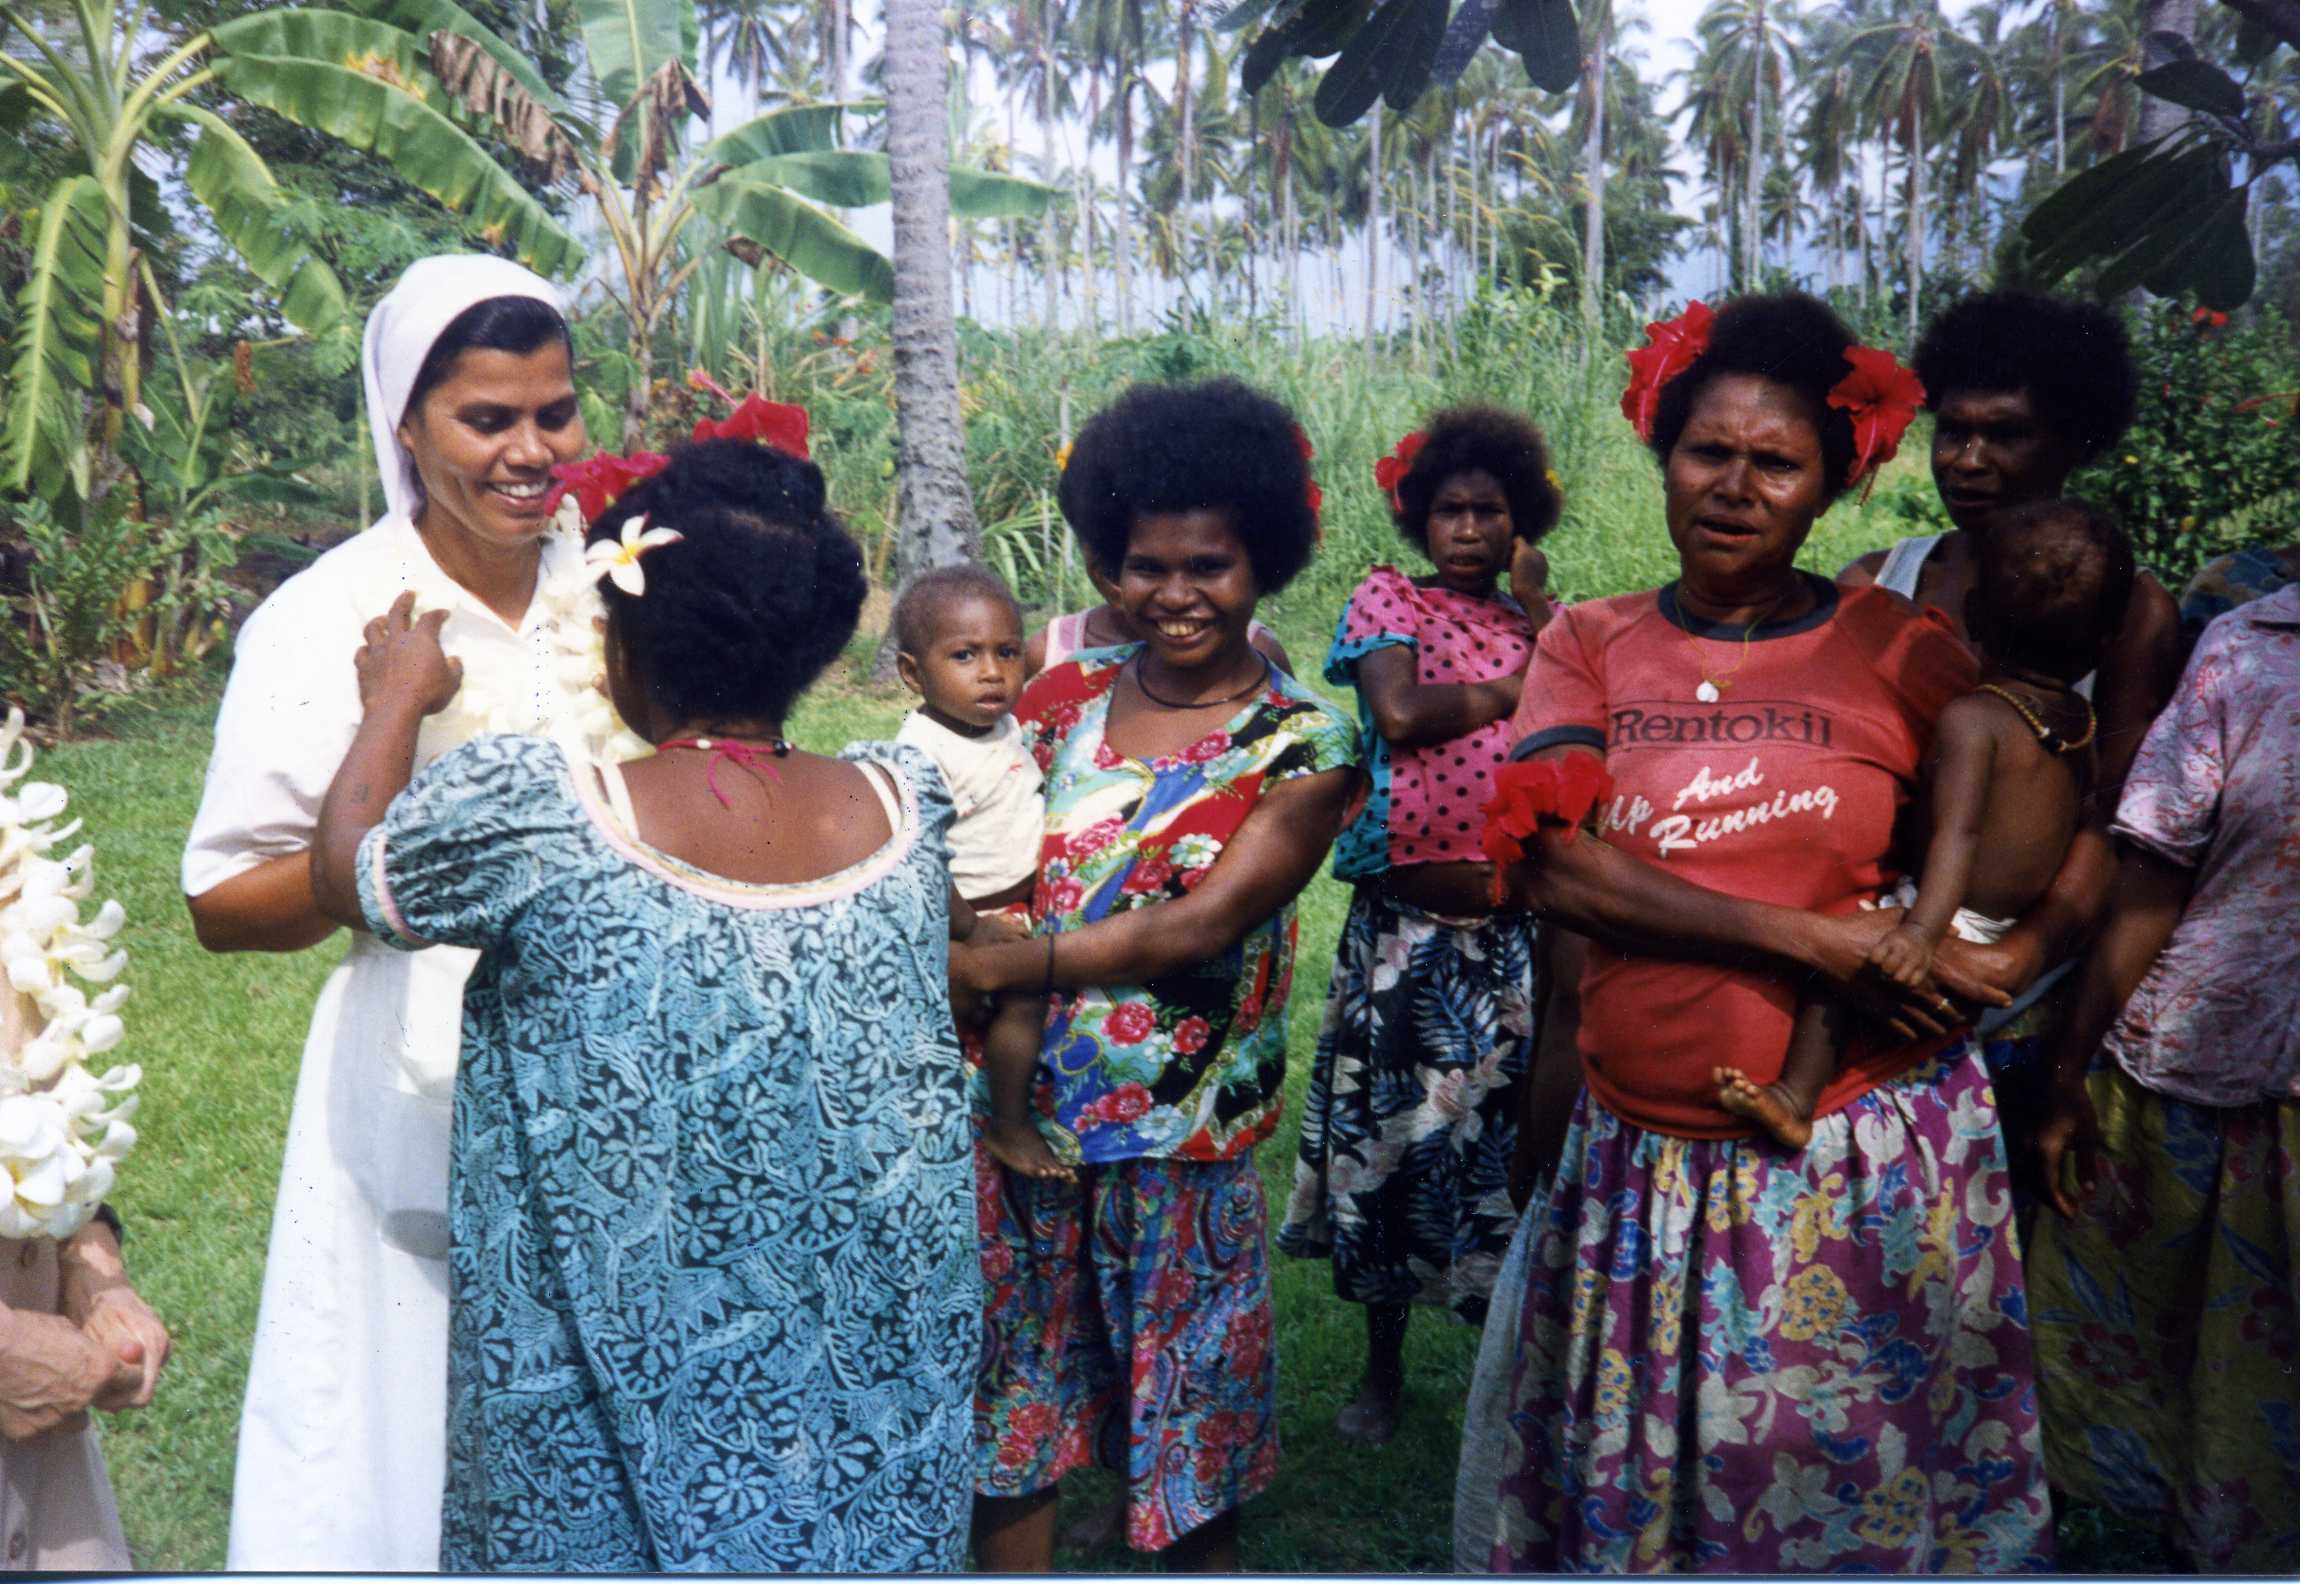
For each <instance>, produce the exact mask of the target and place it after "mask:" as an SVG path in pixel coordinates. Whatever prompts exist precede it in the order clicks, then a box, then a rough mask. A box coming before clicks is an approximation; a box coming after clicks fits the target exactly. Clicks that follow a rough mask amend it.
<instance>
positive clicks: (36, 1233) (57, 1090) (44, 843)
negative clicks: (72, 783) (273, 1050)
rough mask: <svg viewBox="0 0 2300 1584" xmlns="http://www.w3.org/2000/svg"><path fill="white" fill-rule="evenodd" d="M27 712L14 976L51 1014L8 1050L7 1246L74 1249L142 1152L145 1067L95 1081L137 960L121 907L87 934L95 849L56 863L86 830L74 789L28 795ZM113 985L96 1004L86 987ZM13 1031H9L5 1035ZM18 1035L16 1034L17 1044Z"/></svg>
mask: <svg viewBox="0 0 2300 1584" xmlns="http://www.w3.org/2000/svg"><path fill="white" fill-rule="evenodd" d="M32 756H33V751H32V745H31V743H29V742H27V741H26V740H25V738H24V712H23V711H22V710H20V709H14V708H11V709H10V710H9V711H8V718H7V722H6V724H5V725H4V726H0V964H4V965H5V971H6V973H7V978H8V984H7V986H6V988H5V991H0V993H6V994H11V995H14V996H16V997H18V998H20V999H19V1000H18V1006H19V1007H21V1006H22V1005H23V1003H24V1002H26V1001H28V1002H29V1003H30V1004H31V1006H32V1008H33V1009H34V1010H35V1011H37V1013H38V1014H39V1021H38V1026H37V1029H36V1031H35V1030H30V1029H27V1030H25V1031H23V1032H24V1033H25V1035H26V1036H27V1037H24V1038H22V1039H21V1040H20V1041H18V1042H16V1043H14V1048H12V1049H0V1173H4V1174H5V1178H6V1185H7V1188H8V1194H7V1197H6V1198H5V1200H0V1238H18V1239H21V1238H36V1237H47V1238H65V1237H70V1236H71V1235H72V1234H73V1233H75V1232H77V1231H79V1230H80V1228H81V1227H83V1226H85V1225H86V1224H87V1223H88V1220H89V1218H90V1217H92V1216H93V1215H95V1213H96V1207H97V1206H98V1205H99V1204H101V1203H102V1202H103V1199H104V1196H105V1195H106V1194H107V1193H109V1192H110V1191H111V1188H112V1184H113V1182H114V1180H115V1177H116V1174H117V1171H118V1166H119V1163H120V1161H121V1160H123V1159H125V1158H126V1156H127V1154H128V1152H129V1151H130V1150H132V1149H134V1148H135V1147H136V1130H135V1128H134V1127H133V1126H132V1125H131V1124H130V1123H129V1120H128V1119H129V1118H130V1117H132V1116H134V1115H135V1114H136V1101H137V1096H136V1093H135V1090H136V1085H137V1083H138V1082H139V1081H140V1080H141V1079H142V1077H143V1070H142V1069H141V1068H139V1067H137V1066H135V1065H134V1064H132V1063H131V1064H129V1065H126V1066H117V1067H109V1068H107V1069H106V1070H105V1071H104V1072H102V1073H101V1074H98V1073H93V1072H91V1071H90V1070H89V1065H88V1064H89V1062H90V1061H91V1060H92V1059H94V1058H95V1057H98V1056H102V1055H104V1054H105V1053H107V1052H109V1051H111V1050H113V1049H115V1048H116V1047H117V1046H118V1045H119V1044H120V1041H121V1040H122V1039H123V1038H124V1037H125V1036H126V1033H127V1030H126V1027H125V1026H124V1025H123V1024H122V1023H121V1021H120V1015H119V1013H120V1005H121V1003H122V1002H124V1001H126V1000H127V999H128V987H127V986H126V985H124V984H115V983H112V981H114V980H116V979H118V978H119V976H120V970H121V969H122V968H124V967H126V966H127V961H128V954H127V953H126V952H125V951H123V950H121V949H120V948H119V947H117V946H116V945H114V944H113V938H114V937H115V936H117V935H118V934H119V932H120V926H121V925H122V924H124V923H126V922H127V915H126V914H125V913H124V912H123V911H122V909H121V907H120V904H119V903H118V902H116V901H108V902H106V903H105V904H104V905H103V906H102V907H101V908H99V909H97V910H96V916H95V917H94V918H92V919H88V920H86V921H85V922H83V921H82V920H81V918H80V903H82V902H83V901H85V900H87V898H88V896H89V895H90V894H91V893H92V892H93V890H94V888H95V869H94V863H93V859H94V849H93V848H91V847H90V846H89V845H88V844H87V843H85V842H83V843H81V844H80V845H79V846H78V847H77V848H75V849H73V850H72V851H71V852H70V853H68V854H67V855H66V856H64V857H63V858H53V857H50V856H49V854H50V852H51V850H52V849H53V848H55V847H57V846H58V845H60V844H61V843H63V842H64V841H65V840H67V839H68V838H69V837H71V836H72V835H73V834H74V833H75V832H77V831H78V830H79V829H80V822H79V821H78V820H73V821H72V822H71V823H70V824H68V825H61V826H60V825H58V824H57V823H56V822H57V821H58V820H59V819H61V818H62V817H63V813H64V807H65V803H66V795H65V792H64V789H63V788H62V787H60V786H56V785H54V784H53V783H51V782H45V781H29V782H25V783H24V785H23V786H22V787H21V788H20V789H16V790H14V791H13V793H11V791H10V789H11V788H16V783H17V782H19V781H23V778H24V776H25V775H26V774H28V773H29V772H30V770H31V768H32ZM75 980H81V981H85V982H86V983H88V984H92V985H93V984H108V985H110V988H109V989H106V990H104V991H103V992H101V993H100V994H98V995H97V996H96V997H94V999H90V998H89V996H88V993H87V992H86V991H85V990H83V989H82V988H81V986H80V985H79V984H77V983H75V982H74V981H75ZM6 1027H7V1020H6V1019H0V1029H6ZM8 1032H10V1033H11V1035H13V1034H14V1033H15V1032H16V1031H14V1030H9V1031H8Z"/></svg>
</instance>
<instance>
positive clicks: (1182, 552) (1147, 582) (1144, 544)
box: [1118, 508, 1260, 671]
mask: <svg viewBox="0 0 2300 1584" xmlns="http://www.w3.org/2000/svg"><path fill="white" fill-rule="evenodd" d="M1259 594H1260V590H1258V589H1257V588H1256V587H1255V586H1254V566H1253V562H1252V561H1251V560H1249V559H1248V558H1247V555H1246V546H1245V544H1244V543H1243V542H1242V541H1241V540H1240V539H1239V538H1238V533H1237V530H1236V529H1235V528H1233V527H1232V526H1231V525H1230V514H1229V513H1228V512H1227V511H1223V510H1219V509H1215V508H1200V509H1198V510H1195V511H1184V512H1142V513H1139V514H1137V515H1136V516H1135V518H1134V527H1133V530H1132V532H1130V533H1129V534H1128V535H1127V538H1126V559H1125V561H1124V562H1123V563H1122V564H1121V565H1120V566H1119V568H1118V608H1119V609H1120V610H1122V611H1124V612H1125V613H1126V616H1127V619H1128V620H1130V621H1132V622H1133V623H1134V625H1135V627H1136V628H1137V629H1138V630H1139V631H1140V632H1141V634H1142V638H1143V641H1144V642H1145V643H1147V644H1148V645H1149V646H1150V649H1151V651H1152V652H1153V653H1154V654H1156V655H1157V656H1158V658H1159V660H1160V661H1161V662H1162V663H1163V664H1164V665H1165V666H1167V667H1168V668H1170V669H1172V670H1176V671H1196V670H1206V669H1210V668H1213V667H1217V666H1226V665H1229V664H1232V663H1234V662H1235V661H1237V660H1238V659H1239V658H1240V656H1241V654H1242V653H1243V651H1244V650H1245V649H1246V648H1247V647H1248V645H1247V633H1248V631H1249V630H1250V629H1251V628H1252V626H1253V624H1254V601H1255V599H1256V598H1257V597H1258V595H1259Z"/></svg>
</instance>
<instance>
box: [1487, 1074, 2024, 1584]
mask: <svg viewBox="0 0 2300 1584" xmlns="http://www.w3.org/2000/svg"><path fill="white" fill-rule="evenodd" d="M1528 1213H1529V1215H1533V1216H1536V1217H1539V1218H1540V1225H1539V1227H1538V1229H1537V1230H1538V1236H1539V1242H1538V1244H1537V1245H1536V1247H1535V1249H1534V1252H1533V1256H1532V1261H1531V1267H1532V1269H1531V1275H1530V1277H1529V1285H1528V1287H1527V1291H1526V1294H1525V1304H1524V1310H1523V1314H1522V1317H1521V1321H1520V1331H1519V1344H1518V1350H1517V1352H1518V1363H1517V1371H1516V1378H1515V1381H1514V1384H1513V1386H1512V1388H1511V1391H1510V1411H1509V1419H1508V1431H1507V1437H1508V1440H1507V1445H1506V1449H1505V1457H1504V1460H1503V1462H1504V1467H1505V1469H1507V1470H1508V1472H1506V1473H1505V1474H1504V1475H1503V1477H1502V1480H1501V1487H1500V1502H1499V1508H1498V1513H1497V1518H1496V1531H1497V1532H1496V1534H1495V1537H1494V1549H1493V1561H1494V1566H1495V1567H1496V1568H1497V1569H1501V1570H1509V1571H1527V1572H1550V1571H1569V1572H1585V1571H1586V1572H1596V1571H1606V1572H1613V1571H1630V1570H1648V1569H1665V1568H1691V1567H1699V1568H1708V1569H1723V1570H1729V1571H1733V1572H1749V1573H1768V1572H1808V1571H1822V1570H1828V1571H1848V1570H1850V1571H1891V1572H1940V1571H1948V1572H2002V1571H2008V1570H2013V1569H2022V1568H2039V1567H2043V1566H2045V1565H2047V1564H2048V1563H2049V1561H2050V1558H2051V1536H2052V1529H2051V1519H2050V1514H2049V1510H2048V1505H2047V1499H2046V1494H2045V1480H2044V1463H2043V1459H2042V1457H2041V1454H2040V1440H2039V1434H2038V1428H2037V1403H2036V1392H2035V1388H2034V1386H2033V1385H2032V1382H2033V1380H2034V1378H2035V1375H2034V1366H2033V1364H2032V1360H2031V1356H2030V1345H2029V1335H2028V1324H2027V1308H2026V1304H2025V1302H2024V1299H2023V1289H2022V1285H2021V1262H2020V1249H2019V1247H2018V1241H2017V1238H2016V1236H2015V1234H2014V1232H2013V1225H2012V1219H2011V1206H2010V1200H2009V1195H2008V1193H2007V1190H2006V1176H2005V1159H2004V1146H2003V1141H2002V1139H2001V1137H2000V1136H1999V1134H1998V1132H1997V1121H1996V1108H1995V1105H1994V1102H1993V1101H1992V1100H1991V1098H1990V1094H1989V1086H1988V1077H1987V1074H1986V1072H1985V1071H1984V1069H1983V1068H1982V1065H1981V1062H1980V1058H1979V1056H1978V1054H1977V1053H1976V1052H1974V1051H1973V1049H1972V1047H1971V1046H1970V1044H1969V1043H1968V1044H1965V1045H1962V1046H1959V1047H1955V1048H1952V1050H1951V1051H1950V1052H1948V1053H1947V1054H1945V1055H1943V1056H1938V1057H1934V1058H1931V1059H1928V1060H1926V1061H1925V1062H1923V1063H1922V1064H1920V1065H1919V1066H1917V1067H1916V1068H1913V1069H1912V1070H1910V1071H1909V1072H1907V1073H1904V1074H1902V1075H1901V1076H1899V1077H1897V1078H1893V1079H1890V1080H1888V1081H1886V1082H1885V1083H1883V1084H1880V1085H1878V1086H1877V1087H1876V1088H1874V1089H1871V1090H1870V1091H1868V1092H1867V1093H1866V1094H1864V1095H1862V1096H1861V1098H1860V1099H1858V1100H1856V1101H1854V1102H1853V1104H1852V1105H1850V1106H1849V1107H1847V1108H1846V1109H1845V1110H1843V1111H1840V1112H1838V1113H1836V1114H1834V1115H1831V1116H1827V1117H1823V1118H1820V1119H1819V1120H1817V1121H1816V1122H1815V1124H1814V1132H1813V1139H1812V1142H1811V1143H1810V1144H1809V1145H1808V1146H1807V1147H1806V1148H1805V1149H1803V1150H1801V1151H1798V1152H1796V1153H1794V1154H1789V1153H1784V1152H1782V1151H1780V1150H1778V1149H1776V1148H1774V1147H1772V1146H1770V1145H1768V1144H1759V1143H1755V1142H1751V1141H1748V1140H1731V1139H1726V1140H1702V1139H1685V1138H1677V1137H1673V1136H1671V1135H1668V1134H1663V1133H1655V1132H1648V1131H1646V1130H1644V1129H1641V1128H1638V1127H1635V1126H1632V1125H1630V1124H1629V1123H1626V1122H1624V1121H1622V1120H1621V1119H1620V1118H1619V1117H1617V1116H1615V1115H1614V1114H1613V1113H1611V1112H1609V1111H1607V1110H1606V1109H1605V1108H1604V1107H1603V1106H1601V1105H1599V1104H1597V1103H1595V1102H1594V1101H1593V1100H1592V1099H1591V1098H1590V1097H1589V1095H1588V1093H1587V1092H1586V1091H1585V1092H1584V1093H1583V1096H1582V1099H1581V1102H1580V1105H1579V1107H1578V1109H1577V1111H1576V1113H1575V1119H1574V1124H1573V1128H1572V1131H1571V1133H1570V1135H1569V1136H1568V1138H1567V1140H1566V1145H1565V1156H1564V1161H1563V1163H1562V1165H1561V1166H1560V1167H1559V1169H1558V1176H1557V1180H1556V1182H1555V1183H1554V1184H1552V1186H1551V1189H1550V1192H1549V1194H1548V1196H1547V1198H1546V1200H1536V1202H1535V1204H1534V1206H1533V1208H1532V1209H1531V1210H1530V1211H1529V1212H1528Z"/></svg>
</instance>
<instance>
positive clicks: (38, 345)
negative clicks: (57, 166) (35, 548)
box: [0, 176, 106, 500]
mask: <svg viewBox="0 0 2300 1584" xmlns="http://www.w3.org/2000/svg"><path fill="white" fill-rule="evenodd" d="M105 219H106V214H105V201H104V190H103V188H102V187H101V186H99V185H98V184H97V182H96V179H95V178H94V177H92V176H73V177H68V178H66V179H65V180H64V181H62V182H59V183H58V184H57V186H56V188H55V190H54V191H53V192H52V193H51V194H50V196H49V198H48V201H47V203H46V205H45V206H43V207H42V209H41V211H40V220H39V230H38V233H37V235H36V238H35V240H34V242H33V245H32V256H31V259H30V262H29V268H28V271H27V279H26V281H25V285H24V291H23V295H22V296H21V297H20V298H19V299H18V300H17V304H16V315H15V321H16V323H15V338H16V355H15V359H14V362H13V364H12V366H11V367H10V369H9V379H8V392H7V395H8V416H7V418H6V419H5V424H6V428H5V430H4V431H0V441H4V442H5V451H4V456H5V482H6V484H7V487H8V488H10V489H12V490H19V491H23V490H29V491H31V492H32V493H34V494H35V495H37V496H39V497H40V498H42V499H44V500H54V499H55V498H56V496H57V495H58V494H59V493H61V492H62V490H63V488H64V486H65V485H66V484H68V483H69V484H72V485H73V486H74V492H75V493H77V494H81V495H85V494H86V493H87V485H88V481H87V471H86V467H87V464H86V457H85V453H84V451H83V449H82V444H81V441H82V434H83V430H84V427H85V425H86V422H87V420H86V416H85V414H84V412H83V410H82V403H83V398H84V394H85V392H86V391H87V390H88V389H89V387H90V386H92V385H93V384H94V383H95V379H96V361H97V358H98V356H99V352H98V342H99V340H100V334H99V325H100V321H99V319H98V317H97V315H98V313H99V312H100V311H101V310H100V309H99V308H98V306H97V305H98V304H99V303H100V302H101V301H102V300H103V294H104V226H105Z"/></svg>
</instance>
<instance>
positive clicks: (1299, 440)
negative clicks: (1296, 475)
mask: <svg viewBox="0 0 2300 1584" xmlns="http://www.w3.org/2000/svg"><path fill="white" fill-rule="evenodd" d="M1294 448H1295V449H1296V450H1298V451H1300V452H1301V453H1302V461H1303V462H1304V463H1305V464H1307V463H1309V462H1310V461H1312V460H1314V459H1315V458H1316V457H1317V454H1318V453H1317V452H1316V451H1315V450H1313V449H1311V446H1310V436H1309V434H1308V432H1307V431H1306V430H1304V429H1303V428H1302V426H1301V425H1300V424H1296V425H1294ZM1305 496H1306V498H1307V499H1308V501H1309V503H1310V515H1311V516H1312V517H1315V516H1317V515H1318V513H1319V512H1321V511H1323V510H1325V506H1326V492H1325V491H1324V490H1322V489H1320V488H1318V481H1317V480H1316V479H1314V478H1313V479H1311V480H1309V482H1308V487H1307V489H1306V491H1305ZM1321 531H1322V530H1321Z"/></svg>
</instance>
